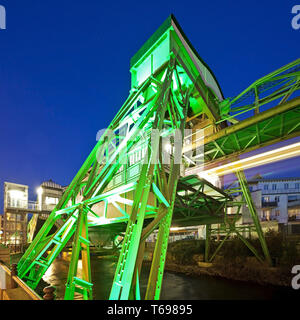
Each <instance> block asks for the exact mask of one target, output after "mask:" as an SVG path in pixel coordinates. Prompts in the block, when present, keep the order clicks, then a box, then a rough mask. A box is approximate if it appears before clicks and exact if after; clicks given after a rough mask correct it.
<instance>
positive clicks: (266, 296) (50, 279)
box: [37, 256, 300, 300]
mask: <svg viewBox="0 0 300 320" xmlns="http://www.w3.org/2000/svg"><path fill="white" fill-rule="evenodd" d="M68 260H69V257H64V258H63V259H56V260H55V261H54V263H53V264H52V265H51V266H50V268H49V269H48V271H47V272H46V274H45V275H44V277H43V280H44V281H45V282H47V283H49V284H50V285H53V286H55V287H56V295H57V299H63V297H64V291H65V283H66V279H67V274H68V265H69V261H68ZM80 262H81V261H80ZM116 263H117V262H116V261H113V260H112V259H109V258H105V257H98V256H91V269H92V281H93V283H94V286H93V295H94V299H97V300H106V299H108V297H109V293H110V289H111V285H112V281H113V277H114V272H115V268H116ZM79 267H80V265H79ZM79 272H80V268H79ZM148 273H149V265H147V264H146V265H145V266H143V271H142V274H141V278H140V289H141V296H142V297H144V295H145V291H146V286H147V277H148ZM43 286H45V284H44V285H43V284H41V285H40V286H39V288H37V291H41V290H42V287H43ZM40 294H41V293H40ZM297 297H298V298H300V292H299V290H293V289H292V288H286V287H276V286H262V285H258V284H252V283H246V282H240V281H232V280H227V279H222V278H215V277H211V276H207V275H203V276H202V275H201V276H187V275H184V274H178V273H173V272H168V271H166V272H165V275H164V280H163V287H162V292H161V299H162V300H183V299H187V300H253V299H255V300H277V299H279V300H290V299H295V298H297Z"/></svg>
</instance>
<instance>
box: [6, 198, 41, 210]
mask: <svg viewBox="0 0 300 320" xmlns="http://www.w3.org/2000/svg"><path fill="white" fill-rule="evenodd" d="M6 208H7V209H8V208H9V209H20V210H29V211H38V210H39V205H38V203H37V202H35V201H28V200H18V199H11V198H8V199H7V203H6Z"/></svg>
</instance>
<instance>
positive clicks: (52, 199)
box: [45, 197, 58, 204]
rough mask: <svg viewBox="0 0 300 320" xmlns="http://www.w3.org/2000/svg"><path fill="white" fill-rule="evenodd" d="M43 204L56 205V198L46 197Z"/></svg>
mask: <svg viewBox="0 0 300 320" xmlns="http://www.w3.org/2000/svg"><path fill="white" fill-rule="evenodd" d="M45 203H46V204H58V198H54V197H46V199H45Z"/></svg>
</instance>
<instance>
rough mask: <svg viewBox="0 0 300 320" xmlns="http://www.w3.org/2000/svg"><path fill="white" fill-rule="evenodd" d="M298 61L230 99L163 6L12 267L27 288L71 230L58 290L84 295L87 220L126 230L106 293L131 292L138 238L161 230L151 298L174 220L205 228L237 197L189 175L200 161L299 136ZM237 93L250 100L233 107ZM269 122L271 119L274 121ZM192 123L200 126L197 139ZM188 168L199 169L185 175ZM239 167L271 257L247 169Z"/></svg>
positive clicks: (135, 293)
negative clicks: (83, 154)
mask: <svg viewBox="0 0 300 320" xmlns="http://www.w3.org/2000/svg"><path fill="white" fill-rule="evenodd" d="M299 66H300V60H297V61H296V62H293V63H292V64H290V65H288V66H285V67H283V68H282V69H279V70H277V71H276V72H274V73H272V74H271V75H268V76H267V77H265V78H262V79H260V80H259V81H257V82H256V83H255V84H254V85H252V86H251V87H249V88H248V89H247V90H245V92H243V93H242V94H241V95H239V96H237V97H236V98H234V99H224V97H223V94H222V91H221V89H220V86H219V84H218V82H217V80H216V78H215V76H214V75H213V73H212V72H211V70H210V69H209V67H208V66H207V65H206V64H205V63H204V62H203V60H202V59H201V58H200V57H199V55H198V53H197V52H196V50H195V49H194V48H193V47H192V45H191V43H190V42H189V40H188V39H187V37H186V36H185V34H184V33H183V31H182V29H181V28H180V26H179V24H178V22H177V21H176V19H175V18H174V16H172V15H171V16H170V17H169V18H168V19H167V20H166V21H165V22H164V23H163V24H162V26H161V27H160V28H159V29H158V30H157V31H156V32H155V33H154V34H153V36H152V37H151V38H150V39H149V40H148V41H147V42H146V43H145V44H144V46H143V47H142V48H141V49H140V50H139V51H138V52H137V54H136V55H135V56H134V57H133V58H132V59H131V70H130V71H131V75H132V83H131V90H130V94H129V97H128V98H127V100H126V101H125V103H124V104H123V106H122V107H121V109H120V110H119V112H118V113H117V115H116V116H115V118H114V119H113V120H112V122H111V123H110V125H109V127H108V128H107V129H106V131H105V132H104V133H103V134H102V136H101V137H100V139H99V141H98V142H97V144H96V146H95V147H94V149H93V150H92V152H91V153H90V155H89V156H88V157H87V159H86V161H85V162H84V164H83V165H82V167H81V168H80V170H79V171H78V173H77V174H76V176H75V177H74V179H73V180H72V182H71V183H70V185H69V186H68V188H67V189H66V191H65V192H64V194H63V196H62V198H61V199H60V201H59V203H58V205H57V206H56V207H55V209H54V210H53V211H52V213H51V214H50V216H49V218H48V219H47V220H46V222H45V223H44V225H43V226H42V228H41V229H40V231H39V232H38V234H37V235H36V237H35V238H34V239H33V241H32V243H31V244H30V246H29V247H28V249H27V250H26V252H25V254H24V255H23V257H22V258H21V259H20V261H19V263H18V274H19V277H20V278H22V279H23V280H24V281H25V282H26V283H27V284H28V285H29V286H31V287H32V288H36V286H37V285H38V283H39V281H40V280H41V278H42V276H43V275H44V273H45V272H46V270H47V269H48V268H49V266H50V265H51V264H52V262H53V261H54V259H55V258H56V257H57V256H58V254H59V253H60V252H61V251H62V250H63V248H64V247H65V246H66V244H67V243H68V242H69V241H70V240H71V239H72V237H73V245H72V256H71V261H70V266H69V273H68V279H67V284H66V292H65V299H67V300H72V299H74V296H75V295H76V294H80V295H81V296H82V298H83V299H87V300H88V299H92V286H93V281H92V279H91V266H90V259H89V246H90V242H89V236H88V229H89V228H99V232H101V230H104V229H105V230H110V229H111V230H115V231H116V234H118V233H122V232H123V235H124V239H123V242H122V248H121V251H120V255H119V260H118V264H117V267H116V271H115V276H114V280H113V283H112V288H111V292H110V299H140V298H142V297H141V294H140V285H139V279H140V273H141V268H142V262H143V255H144V248H145V240H146V239H147V237H148V236H149V235H150V234H151V233H152V232H153V231H154V230H158V236H157V240H156V244H155V250H154V255H153V261H152V265H151V270H150V275H149V279H148V283H147V289H146V295H145V297H144V298H145V299H159V297H160V293H161V288H162V281H163V273H164V266H165V261H166V253H167V246H168V239H169V231H170V226H171V224H173V223H175V224H176V225H180V226H186V225H191V224H194V225H195V224H205V225H207V234H208V238H209V234H210V226H209V225H210V224H213V223H222V222H224V221H225V222H226V221H227V220H226V219H230V218H229V217H227V207H228V206H239V205H240V203H238V202H237V201H235V200H234V199H233V197H232V195H231V194H228V193H226V192H224V191H222V190H221V189H220V188H217V187H215V186H214V185H213V184H211V183H210V182H208V181H206V180H205V179H201V178H199V177H198V176H197V172H199V171H201V170H203V167H202V166H203V165H204V166H206V164H209V165H215V164H216V163H215V162H214V161H221V160H222V161H223V160H224V159H226V160H228V159H230V157H231V158H234V159H236V157H237V156H238V155H240V154H241V153H244V152H248V151H249V150H250V149H251V150H253V149H255V148H259V147H261V146H264V145H266V144H271V143H275V142H276V141H278V140H285V139H289V138H291V137H293V136H297V135H299V133H300V132H299V125H298V124H299V123H300V122H299V119H300V113H299V111H300V110H299V108H300V102H299V98H298V99H297V98H295V99H294V100H289V99H290V98H292V97H293V95H295V92H296V91H297V90H298V89H299V70H300V67H299ZM245 97H246V98H247V99H254V101H252V102H250V103H247V104H246V105H242V106H241V105H238V107H235V105H237V104H239V103H241V102H243V101H244V100H243V99H244V98H245ZM253 97H254V98H253ZM275 99H281V100H280V103H279V104H278V106H276V107H273V108H271V109H270V110H266V111H264V112H262V113H259V108H260V106H262V105H265V104H266V103H269V102H274V101H276V100H275ZM288 100H289V101H288ZM249 110H255V114H256V115H255V116H254V117H251V118H249V119H246V120H243V121H241V122H239V121H238V119H237V118H236V117H237V116H239V114H241V113H243V112H248V111H249ZM272 122H273V123H276V125H277V124H278V125H279V127H278V128H277V127H276V128H275V130H273V129H274V128H273V129H272V124H271V123H272ZM198 129H200V130H202V131H201V132H202V136H203V132H204V141H203V139H202V142H201V139H199V138H197V130H198ZM207 129H208V130H209V133H206V131H205V130H207ZM278 129H279V130H278ZM186 130H188V133H186ZM195 135H196V137H195ZM201 148H203V149H201ZM199 150H200V151H199ZM188 170H195V172H196V175H189V176H185V175H184V171H188ZM237 176H238V178H239V182H240V188H241V190H242V192H243V195H244V197H245V201H246V203H247V204H248V206H249V209H250V212H251V215H252V218H253V221H254V226H255V229H256V231H257V233H258V236H259V239H260V241H261V245H262V249H263V253H264V256H265V259H266V260H267V261H268V262H270V256H269V253H268V248H267V246H266V242H265V239H264V235H263V233H262V230H261V227H260V223H259V219H258V217H257V212H256V209H255V206H254V204H253V201H252V199H251V194H250V192H249V189H248V186H247V182H246V179H245V176H244V173H243V172H238V173H237ZM231 225H232V224H231ZM54 226H56V231H55V232H53V227H54ZM230 228H231V229H230ZM230 228H229V229H230V231H232V227H230ZM235 231H236V233H237V235H238V236H239V237H240V238H241V240H242V241H243V242H244V243H245V244H246V245H247V246H248V247H249V249H250V250H252V251H253V248H252V247H251V245H250V243H249V242H248V241H247V240H246V239H244V238H243V237H242V235H241V234H239V232H238V231H237V229H236V230H235ZM211 232H212V231H211ZM208 247H209V242H208V241H207V243H206V248H207V249H208ZM80 253H81V256H82V271H81V272H79V271H80V270H79V268H78V261H79V257H80ZM257 257H258V258H259V259H261V257H259V256H258V255H257ZM205 258H206V260H207V261H208V260H209V251H208V250H207V253H206V256H205Z"/></svg>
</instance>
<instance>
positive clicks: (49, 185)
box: [41, 179, 63, 189]
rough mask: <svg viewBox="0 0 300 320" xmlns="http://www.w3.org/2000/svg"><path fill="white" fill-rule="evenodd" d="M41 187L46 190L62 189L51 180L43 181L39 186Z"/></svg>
mask: <svg viewBox="0 0 300 320" xmlns="http://www.w3.org/2000/svg"><path fill="white" fill-rule="evenodd" d="M41 186H42V187H46V188H53V189H62V188H63V187H62V186H61V185H60V184H58V183H56V182H54V181H52V180H51V179H50V180H48V181H44V182H43V183H42V184H41Z"/></svg>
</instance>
